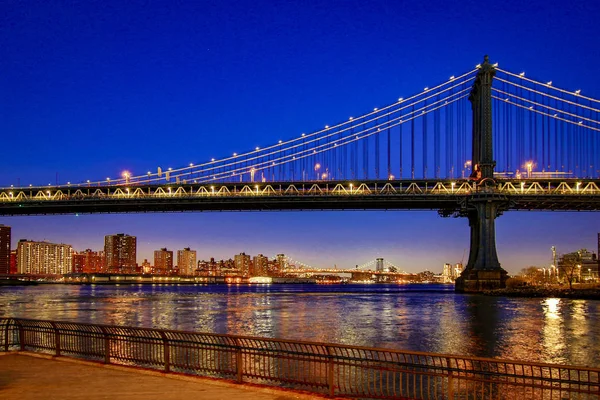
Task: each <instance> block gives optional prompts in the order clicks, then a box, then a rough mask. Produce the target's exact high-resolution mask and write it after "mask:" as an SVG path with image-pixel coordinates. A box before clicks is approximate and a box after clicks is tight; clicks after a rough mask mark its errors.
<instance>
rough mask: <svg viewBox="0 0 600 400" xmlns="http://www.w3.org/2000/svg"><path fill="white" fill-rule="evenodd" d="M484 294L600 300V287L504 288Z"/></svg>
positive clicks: (486, 291)
mask: <svg viewBox="0 0 600 400" xmlns="http://www.w3.org/2000/svg"><path fill="white" fill-rule="evenodd" d="M483 294H484V295H485V296H505V297H527V298H540V297H556V298H562V299H575V300H600V288H586V289H575V288H574V289H569V288H546V287H527V288H504V289H493V290H485V291H484V292H483Z"/></svg>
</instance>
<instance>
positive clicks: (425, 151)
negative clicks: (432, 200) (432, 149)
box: [422, 100, 429, 178]
mask: <svg viewBox="0 0 600 400" xmlns="http://www.w3.org/2000/svg"><path fill="white" fill-rule="evenodd" d="M424 106H425V107H427V100H425V103H424ZM428 114H429V113H425V111H424V110H423V113H422V115H423V121H422V124H423V125H422V127H423V143H422V145H423V178H427V116H428Z"/></svg>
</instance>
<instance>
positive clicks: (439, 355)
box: [0, 317, 600, 374]
mask: <svg viewBox="0 0 600 400" xmlns="http://www.w3.org/2000/svg"><path fill="white" fill-rule="evenodd" d="M2 321H9V323H10V321H14V322H15V323H17V324H18V323H19V322H21V321H26V322H32V323H47V324H50V325H51V326H52V324H56V323H59V324H72V325H79V326H89V327H96V328H99V329H102V328H104V329H115V328H116V329H124V330H128V329H131V330H136V331H142V332H155V333H158V334H159V335H160V333H161V332H164V333H174V334H184V335H203V336H210V337H219V338H229V339H233V340H236V339H239V340H255V341H266V342H273V343H285V344H298V345H307V346H320V347H323V348H337V349H351V350H362V351H367V352H385V353H394V354H402V355H411V356H422V357H435V358H439V359H448V358H450V359H459V360H463V361H478V362H485V363H494V364H511V365H528V366H534V367H538V368H558V367H561V368H568V369H571V370H577V371H590V372H596V373H599V374H600V368H595V367H586V366H578V365H562V364H552V363H540V362H530V361H520V360H511V359H503V358H486V357H477V356H462V355H455V354H447V353H432V352H423V351H413V350H397V349H389V348H383V347H365V346H356V345H346V344H341V343H326V342H313V341H308V340H290V339H280V338H266V337H260V336H244V335H231V334H220V333H209V332H196V331H185V330H174V329H157V328H146V327H135V326H121V325H107V324H92V323H86V322H75V321H61V320H40V319H32V318H14V317H0V322H2ZM109 335H114V334H112V333H109ZM152 339H156V340H159V337H153V338H152ZM183 341H186V340H183ZM186 342H189V341H186ZM242 347H243V346H242ZM320 355H322V356H326V353H324V354H320ZM378 361H384V360H378ZM419 365H422V364H419ZM432 367H433V366H432Z"/></svg>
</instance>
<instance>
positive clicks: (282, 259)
mask: <svg viewBox="0 0 600 400" xmlns="http://www.w3.org/2000/svg"><path fill="white" fill-rule="evenodd" d="M276 260H277V264H278V265H279V271H277V272H282V271H284V270H286V269H288V267H289V263H288V259H287V257H286V256H285V254H277V258H276Z"/></svg>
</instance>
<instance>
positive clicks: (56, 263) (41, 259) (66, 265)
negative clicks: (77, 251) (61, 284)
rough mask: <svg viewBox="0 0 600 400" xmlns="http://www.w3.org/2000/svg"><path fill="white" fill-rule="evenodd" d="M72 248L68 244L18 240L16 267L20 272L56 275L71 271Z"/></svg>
mask: <svg viewBox="0 0 600 400" xmlns="http://www.w3.org/2000/svg"><path fill="white" fill-rule="evenodd" d="M72 262H73V248H72V247H71V245H68V244H55V243H48V242H33V241H30V240H26V239H23V240H20V241H19V244H18V246H17V269H18V272H19V273H20V274H34V275H57V274H68V273H71V272H72V271H73V266H72V265H73V264H72Z"/></svg>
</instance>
